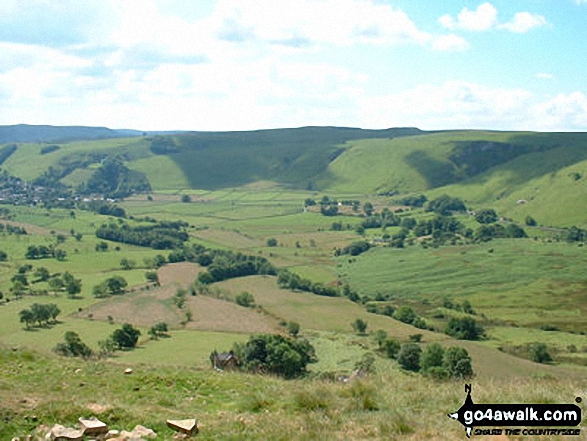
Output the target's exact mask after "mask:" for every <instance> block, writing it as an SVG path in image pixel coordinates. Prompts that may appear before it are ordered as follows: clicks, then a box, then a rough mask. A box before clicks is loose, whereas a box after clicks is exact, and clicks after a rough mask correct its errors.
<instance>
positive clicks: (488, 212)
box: [475, 208, 499, 224]
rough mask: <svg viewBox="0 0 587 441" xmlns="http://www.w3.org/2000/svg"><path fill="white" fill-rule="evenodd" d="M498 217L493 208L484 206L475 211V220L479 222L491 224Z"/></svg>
mask: <svg viewBox="0 0 587 441" xmlns="http://www.w3.org/2000/svg"><path fill="white" fill-rule="evenodd" d="M497 219H499V217H498V216H497V213H496V212H495V210H494V209H493V208H484V209H482V210H479V211H477V213H475V220H476V221H477V222H479V223H480V224H492V223H494V222H497Z"/></svg>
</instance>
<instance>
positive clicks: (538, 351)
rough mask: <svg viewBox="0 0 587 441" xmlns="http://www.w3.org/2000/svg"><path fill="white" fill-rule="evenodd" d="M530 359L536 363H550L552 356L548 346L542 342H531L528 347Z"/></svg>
mask: <svg viewBox="0 0 587 441" xmlns="http://www.w3.org/2000/svg"><path fill="white" fill-rule="evenodd" d="M529 349H530V359H531V360H532V361H534V362H536V363H550V362H552V357H551V356H550V354H549V353H548V347H547V346H546V345H545V344H544V343H532V344H531V345H530V347H529Z"/></svg>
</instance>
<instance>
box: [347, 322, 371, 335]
mask: <svg viewBox="0 0 587 441" xmlns="http://www.w3.org/2000/svg"><path fill="white" fill-rule="evenodd" d="M351 326H352V327H353V329H354V330H355V332H356V333H358V334H364V333H365V331H366V330H367V326H368V324H367V322H366V321H365V320H363V319H360V318H358V319H356V320H355V321H354V322H353V323H352V324H351Z"/></svg>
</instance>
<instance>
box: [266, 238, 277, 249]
mask: <svg viewBox="0 0 587 441" xmlns="http://www.w3.org/2000/svg"><path fill="white" fill-rule="evenodd" d="M267 246H268V247H276V246H277V239H275V238H274V237H271V238H269V239H267Z"/></svg>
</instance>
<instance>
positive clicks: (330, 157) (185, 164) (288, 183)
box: [2, 127, 587, 226]
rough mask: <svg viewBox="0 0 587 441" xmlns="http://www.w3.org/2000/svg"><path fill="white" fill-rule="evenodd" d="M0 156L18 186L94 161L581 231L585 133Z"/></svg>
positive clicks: (216, 136)
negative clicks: (409, 199) (459, 209)
mask: <svg viewBox="0 0 587 441" xmlns="http://www.w3.org/2000/svg"><path fill="white" fill-rule="evenodd" d="M3 149H4V150H5V153H6V154H5V155H4V156H5V158H4V163H3V164H2V166H3V168H4V169H6V170H7V171H8V172H9V173H11V174H14V175H17V176H20V177H21V178H24V179H27V180H34V179H35V178H37V177H39V176H41V175H42V174H43V173H52V174H53V176H54V178H56V179H58V180H60V181H61V182H62V183H65V184H66V185H70V186H78V185H80V184H83V183H87V181H88V180H89V179H90V177H91V176H92V175H93V173H94V172H95V170H96V169H97V168H100V167H101V166H102V164H103V163H104V161H105V159H106V158H108V157H115V156H117V157H118V158H119V159H120V160H121V161H123V162H124V164H125V165H126V167H128V168H129V169H130V170H134V171H136V172H140V173H142V174H143V175H144V176H145V177H146V179H147V180H148V182H149V184H150V186H151V188H152V189H153V190H154V191H181V190H185V189H187V188H191V189H204V190H218V189H223V188H235V187H240V186H243V185H247V184H252V183H255V182H259V181H269V182H274V183H277V184H279V185H282V186H285V187H289V188H297V189H306V190H319V191H322V192H329V193H334V194H336V193H339V194H340V193H347V194H365V195H370V194H375V193H379V194H409V193H422V192H426V194H427V195H428V196H429V197H434V196H437V195H439V194H442V193H449V194H453V195H456V196H460V197H462V198H463V199H465V201H467V202H468V203H469V204H472V206H473V207H480V206H493V207H495V208H496V209H498V210H499V212H500V214H502V215H507V216H509V217H512V218H514V219H516V220H521V219H523V218H524V217H525V216H526V215H527V214H531V215H532V216H533V217H535V218H536V219H537V220H538V222H539V223H540V224H543V225H556V226H559V225H563V226H568V225H572V224H582V225H584V224H585V222H586V220H585V218H584V216H583V213H582V212H581V209H580V207H581V206H582V205H584V204H583V201H584V200H585V193H586V188H585V182H586V181H585V179H587V134H585V133H531V132H488V131H447V132H434V133H433V132H422V131H420V130H418V129H413V128H397V129H387V130H362V129H354V128H338V127H304V128H298V129H276V130H261V131H251V132H192V133H186V134H181V135H155V136H147V137H134V138H117V139H107V140H106V139H105V140H94V141H78V142H70V143H67V144H62V145H59V144H57V145H56V144H53V145H44V144H23V145H20V146H18V147H17V148H16V149H15V148H14V147H11V146H8V145H7V146H6V147H4V148H3ZM4 150H3V151H4ZM147 188H148V186H147ZM519 201H525V202H526V203H518V202H519Z"/></svg>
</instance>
